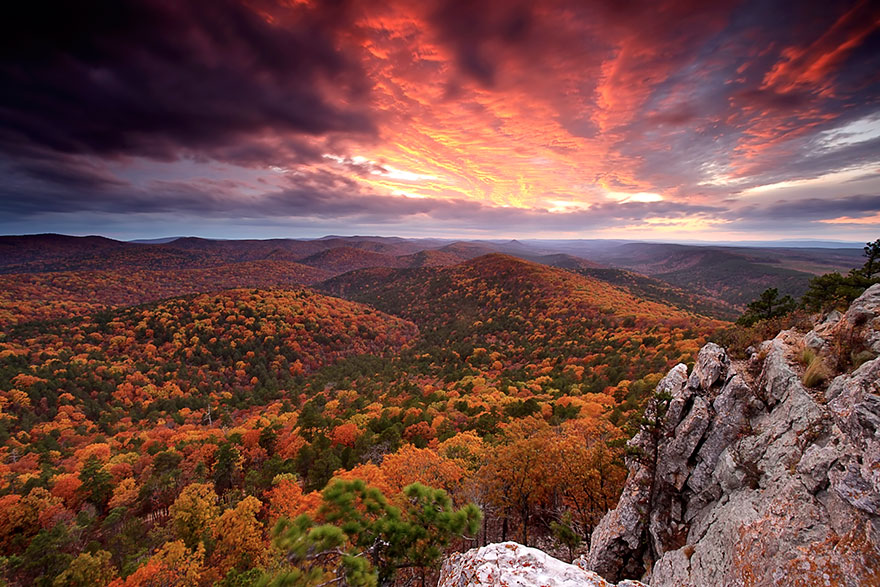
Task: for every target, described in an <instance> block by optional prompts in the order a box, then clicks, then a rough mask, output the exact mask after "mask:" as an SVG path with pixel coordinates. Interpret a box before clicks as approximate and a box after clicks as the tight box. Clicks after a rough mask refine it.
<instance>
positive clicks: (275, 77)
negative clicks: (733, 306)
mask: <svg viewBox="0 0 880 587" xmlns="http://www.w3.org/2000/svg"><path fill="white" fill-rule="evenodd" d="M11 16H12V17H11V18H8V19H6V20H5V24H4V25H2V27H3V39H4V40H3V43H2V47H3V48H2V59H0V83H2V85H3V87H5V88H7V91H6V92H4V93H3V95H2V96H0V177H2V178H3V187H2V188H0V212H2V219H0V233H2V234H22V233H42V232H57V233H64V234H91V233H95V234H104V235H107V236H110V237H113V238H120V239H136V238H155V237H160V236H170V235H174V234H191V233H192V234H196V235H199V236H206V237H214V238H270V237H279V236H285V237H292V238H298V237H315V236H317V235H319V234H383V235H400V236H418V235H431V236H438V237H443V236H449V237H452V238H504V237H512V238H612V239H614V238H625V239H648V240H675V241H711V240H716V239H717V240H725V241H737V240H744V241H748V240H781V239H804V238H816V239H824V240H843V241H847V242H858V241H864V240H869V239H871V238H873V237H874V234H875V233H876V231H877V228H878V226H880V91H878V90H880V76H878V75H877V73H876V72H877V71H880V32H878V30H880V9H878V7H877V5H876V3H872V2H868V1H865V0H862V1H856V2H843V3H833V4H825V3H815V2H814V3H808V4H803V3H793V4H789V3H786V2H771V3H766V2H723V3H719V4H717V5H713V6H712V7H711V8H707V7H705V6H702V5H700V4H699V3H692V2H688V1H664V2H660V3H646V4H645V3H639V2H634V3H625V4H620V3H615V2H604V1H602V2H591V3H579V2H567V1H564V0H560V1H554V2H548V3H541V4H540V5H535V4H532V3H528V2H514V3H507V2H495V1H493V0H483V1H481V2H478V3H470V2H456V1H452V2H441V1H436V2H429V3H424V4H423V3H412V2H407V1H405V0H396V1H394V2H390V3H382V4H380V3H372V2H354V1H353V2H335V3H316V2H308V1H295V2H272V1H268V0H266V1H263V0H260V1H257V2H236V1H233V0H227V1H224V2H207V3H204V2H186V3H180V4H175V3H166V2H161V1H159V0H138V1H133V2H123V3H115V2H103V1H98V2H93V3H88V4H85V5H82V6H79V5H78V6H73V5H71V6H58V7H56V8H55V9H54V10H52V11H49V12H48V13H46V12H45V11H43V10H41V9H39V8H37V7H30V8H28V7H23V6H17V7H16V8H15V9H13V11H12V14H11Z"/></svg>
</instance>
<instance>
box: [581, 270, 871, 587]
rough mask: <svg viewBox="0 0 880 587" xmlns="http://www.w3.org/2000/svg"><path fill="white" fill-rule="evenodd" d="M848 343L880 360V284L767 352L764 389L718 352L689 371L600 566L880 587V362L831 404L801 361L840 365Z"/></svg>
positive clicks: (835, 392)
mask: <svg viewBox="0 0 880 587" xmlns="http://www.w3.org/2000/svg"><path fill="white" fill-rule="evenodd" d="M805 338H806V339H807V340H805ZM841 341H843V342H844V343H849V344H856V345H857V346H856V347H855V348H857V349H858V348H862V349H870V350H871V351H873V352H880V285H878V286H874V287H872V288H870V289H869V290H868V291H866V292H865V294H864V295H863V296H862V297H860V298H859V299H858V300H856V301H855V302H854V303H853V305H852V307H851V308H850V310H849V311H847V313H846V314H845V315H843V316H840V315H839V314H837V315H834V316H831V317H830V318H829V319H827V320H826V321H825V322H823V323H822V324H820V325H819V326H817V327H816V330H815V331H814V332H812V333H811V334H810V335H808V336H806V337H805V336H804V335H802V334H799V333H797V332H795V331H784V332H781V333H780V334H779V335H778V336H777V337H776V338H774V339H773V340H771V341H767V342H765V343H764V344H763V345H762V347H761V352H760V353H755V354H754V355H753V356H752V358H751V359H750V362H749V365H748V369H749V370H752V369H756V370H758V369H759V370H760V375H759V376H758V377H757V379H756V381H755V382H754V383H749V382H748V381H747V377H746V367H745V366H744V365H743V364H741V363H739V364H738V363H734V362H732V361H730V360H729V359H728V357H727V355H726V353H725V352H724V350H723V349H721V347H718V346H717V345H713V344H709V345H706V346H705V347H704V348H703V349H702V350H701V351H700V354H699V356H698V358H697V361H696V364H695V367H694V371H693V372H692V373H691V374H690V377H687V378H685V375H686V374H684V373H682V369H681V366H680V365H679V366H677V367H675V368H674V369H673V370H672V371H671V372H670V373H669V375H668V376H667V377H666V378H665V379H663V380H662V381H661V383H660V385H659V386H658V390H657V392H658V393H657V394H655V399H654V400H652V401H651V402H649V405H648V407H647V408H646V420H647V421H648V422H652V421H655V420H657V422H656V424H655V425H654V426H653V428H650V429H648V428H643V430H642V431H640V432H639V434H637V435H636V436H635V437H634V438H633V440H632V441H631V446H632V447H633V448H634V449H636V450H637V452H639V453H640V454H641V455H642V457H641V458H640V459H633V460H631V461H630V463H629V465H630V475H629V478H628V479H627V483H626V488H625V489H624V492H623V494H622V495H621V498H620V501H619V504H618V506H617V509H615V510H613V511H611V512H609V513H608V514H606V516H605V517H604V518H603V519H602V520H601V522H600V523H599V525H598V526H597V527H596V529H595V531H594V533H593V536H592V544H591V552H590V558H589V568H591V569H592V570H595V571H597V572H599V573H600V574H602V575H603V576H604V577H605V578H606V579H609V580H614V581H616V580H620V579H622V578H624V577H641V578H643V579H644V580H648V581H650V583H651V585H652V586H654V587H662V586H665V585H676V586H678V585H853V586H856V585H859V586H861V585H880V358H874V359H870V356H869V360H867V362H864V364H862V365H861V366H860V367H858V368H857V369H855V370H854V371H852V372H851V373H846V374H843V375H840V376H838V377H837V378H835V379H834V380H833V381H832V382H831V383H830V385H829V386H828V389H827V390H826V392H825V394H824V397H823V395H822V394H821V393H817V392H816V390H815V389H806V388H805V387H804V386H803V385H802V383H801V378H800V374H799V371H800V369H802V368H801V367H800V366H798V365H797V363H796V362H797V360H798V357H799V356H800V355H801V350H802V349H803V348H804V347H805V346H806V347H811V348H814V350H815V351H817V352H819V353H820V355H821V360H825V361H831V360H832V359H833V357H831V356H830V353H831V352H832V351H834V352H838V351H839V349H841V348H843V349H844V350H848V349H847V348H846V346H845V345H844V344H841ZM835 345H836V346H835ZM846 358H847V357H844V360H845V359H846ZM756 372H757V371H756ZM685 381H686V383H685ZM664 406H665V407H666V409H665V411H664V409H663V408H664ZM658 416H659V418H658ZM653 455H656V457H654V458H652V457H653Z"/></svg>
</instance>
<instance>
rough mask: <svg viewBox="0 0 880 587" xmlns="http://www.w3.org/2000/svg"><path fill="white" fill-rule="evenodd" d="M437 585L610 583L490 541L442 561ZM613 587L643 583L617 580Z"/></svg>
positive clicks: (597, 586) (579, 586)
mask: <svg viewBox="0 0 880 587" xmlns="http://www.w3.org/2000/svg"><path fill="white" fill-rule="evenodd" d="M437 585H438V587H476V586H480V587H515V586H520V587H531V586H535V587H614V585H612V584H611V583H609V582H607V581H605V580H604V579H603V578H602V577H600V576H599V575H597V574H596V573H594V572H592V571H588V570H586V569H584V568H581V567H579V566H577V565H570V564H568V563H564V562H562V561H560V560H557V559H555V558H553V557H552V556H550V555H548V554H546V553H544V552H543V551H540V550H538V549H536V548H529V547H527V546H522V545H521V544H517V543H516V542H502V543H500V544H490V545H488V546H484V547H482V548H474V549H471V550H469V551H467V552H465V553H457V554H453V555H452V556H450V557H449V558H447V559H446V561H444V564H443V569H442V571H441V572H440V581H439V582H438V584H437ZM617 587H645V586H644V585H643V584H642V583H639V582H638V581H621V582H620V583H619V584H618V585H617Z"/></svg>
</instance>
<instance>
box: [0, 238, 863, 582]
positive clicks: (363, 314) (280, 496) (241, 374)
mask: <svg viewBox="0 0 880 587" xmlns="http://www.w3.org/2000/svg"><path fill="white" fill-rule="evenodd" d="M694 249H698V247H694ZM0 251H2V252H0V259H2V263H0V283H2V286H0V328H2V334H0V445H2V446H0V577H2V578H3V580H5V584H7V585H13V586H14V585H32V584H33V585H56V586H57V585H60V586H74V585H76V586H85V585H113V586H115V587H122V586H125V587H135V586H158V585H191V586H201V585H221V586H227V587H232V586H239V585H241V586H243V585H252V584H261V585H279V586H280V585H328V584H333V583H334V582H339V583H341V584H350V585H375V584H396V585H425V584H431V581H432V580H433V581H435V582H436V572H437V569H438V566H439V563H440V561H441V558H442V556H443V555H444V554H445V553H446V552H448V551H450V550H464V549H467V548H471V547H473V546H475V545H482V544H486V543H489V542H497V541H501V540H506V539H515V540H517V541H519V542H521V543H523V544H532V545H540V546H541V547H543V548H545V549H548V550H550V551H552V552H554V553H556V554H557V555H558V556H561V557H563V558H567V559H569V560H570V559H571V557H573V556H575V554H576V553H577V552H578V549H579V548H581V546H582V543H583V541H584V540H586V539H588V537H589V535H590V532H591V531H592V529H593V528H594V527H595V525H596V524H597V522H598V520H599V519H600V518H601V516H602V515H603V514H604V513H605V512H606V511H608V509H610V508H612V507H613V506H614V505H615V503H616V501H617V498H618V496H619V494H620V491H621V488H622V486H623V482H624V480H625V478H626V473H627V471H626V468H625V466H624V456H625V454H626V441H627V439H629V438H631V437H632V435H633V434H634V433H635V431H636V430H637V429H638V428H639V426H641V425H643V421H642V420H641V414H642V410H643V407H644V405H645V402H646V401H647V400H648V398H649V397H650V396H651V394H652V393H653V391H654V387H655V386H656V384H657V382H658V381H659V379H660V377H661V376H662V375H663V374H664V373H665V372H666V371H668V370H669V368H671V367H672V366H674V365H675V364H677V363H685V364H692V363H693V361H694V358H695V355H696V351H697V350H698V349H699V348H700V346H701V345H703V344H704V343H705V342H707V341H709V340H720V339H725V337H726V340H729V339H730V332H731V331H730V329H731V322H730V320H731V319H732V318H735V317H736V316H738V315H740V314H741V313H742V311H743V310H746V308H745V305H744V304H737V303H736V302H735V300H733V301H732V299H733V298H731V297H730V296H726V298H727V299H725V296H723V295H713V294H718V291H719V290H718V288H715V289H714V290H713V289H712V288H710V287H700V286H699V285H698V284H697V285H695V286H694V287H693V288H690V289H687V288H684V287H682V286H681V284H676V283H675V282H674V280H663V279H661V278H659V277H649V276H647V275H646V274H645V273H648V272H646V271H644V269H643V271H642V272H641V273H636V272H632V271H630V270H628V269H624V268H620V267H613V266H611V265H610V264H605V263H596V262H592V261H587V260H586V259H584V258H582V257H578V256H575V255H571V254H567V253H566V254H561V253H559V252H558V251H556V252H554V251H540V250H538V249H535V248H529V246H526V245H523V244H521V243H516V242H507V243H497V242H496V243H488V242H483V243H476V242H467V243H465V242H457V243H451V242H433V241H427V240H425V241H419V240H417V239H410V240H404V239H378V238H376V239H371V238H357V237H352V238H336V239H319V240H313V241H308V240H303V241H293V240H278V241H209V240H201V239H178V240H176V241H171V242H169V243H157V244H143V243H125V242H120V241H113V240H110V239H103V238H99V237H87V238H76V237H62V236H58V235H41V236H33V237H2V238H0ZM698 252H699V253H700V255H704V253H705V251H698ZM724 254H729V255H736V254H738V253H737V252H736V251H727V252H724ZM860 255H861V251H860V250H858V251H855V253H852V252H851V251H844V252H840V251H837V252H834V253H833V254H832V253H827V254H820V253H816V258H817V259H818V260H817V261H816V265H817V266H818V269H816V270H815V271H814V272H813V273H812V274H806V273H804V274H802V276H801V277H797V276H795V277H792V275H794V273H797V272H795V271H793V270H784V271H788V273H785V276H786V278H788V279H789V281H786V282H785V283H791V284H792V285H791V287H792V288H793V289H794V291H792V293H793V294H795V295H800V294H802V293H804V291H806V290H807V287H808V284H809V283H810V279H811V278H813V277H814V276H815V274H818V273H822V272H823V270H824V269H826V268H828V267H838V268H839V270H845V269H847V267H848V266H849V267H857V266H858V265H860V264H861V261H863V260H864V259H863V258H861V257H860ZM701 258H702V257H701ZM698 262H699V261H698V260H696V261H694V263H698ZM749 262H750V263H752V264H751V265H741V267H743V268H741V270H740V273H738V274H731V278H730V281H729V282H728V283H726V284H725V285H724V288H722V289H723V290H724V291H727V292H729V291H733V290H736V291H738V292H740V293H738V294H737V295H738V296H741V297H747V296H752V295H753V293H754V290H755V288H756V287H757V288H758V289H763V288H764V286H768V287H769V286H770V285H772V284H773V283H775V281H774V279H777V278H779V276H780V274H781V273H780V271H783V270H781V269H780V268H779V267H777V266H773V265H772V264H768V263H766V262H764V261H761V260H758V261H754V259H752V260H751V261H749ZM743 263H745V261H744V262H743ZM758 269H760V271H759V270H758ZM743 276H745V277H747V278H744V277H743ZM869 277H870V275H869ZM798 279H800V281H798ZM737 288H740V289H737ZM789 309H791V308H789ZM756 336H757V334H756Z"/></svg>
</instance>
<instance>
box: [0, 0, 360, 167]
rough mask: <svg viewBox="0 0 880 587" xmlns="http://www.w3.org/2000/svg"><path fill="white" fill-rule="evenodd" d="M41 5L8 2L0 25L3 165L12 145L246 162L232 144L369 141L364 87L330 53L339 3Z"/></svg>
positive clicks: (164, 0)
mask: <svg viewBox="0 0 880 587" xmlns="http://www.w3.org/2000/svg"><path fill="white" fill-rule="evenodd" d="M50 4H51V6H50V7H47V6H46V3H41V2H17V3H14V4H12V5H9V6H6V7H5V8H4V14H3V18H2V19H0V23H2V24H0V87H2V88H3V91H2V92H0V129H2V130H0V151H2V152H5V153H6V154H7V155H11V154H14V153H16V152H17V149H18V148H20V146H21V145H22V144H25V145H33V146H34V147H35V148H39V149H43V150H45V151H46V152H48V153H53V152H54V153H76V154H83V153H89V154H95V155H100V156H110V157H112V156H120V155H127V156H131V155H140V156H147V157H151V158H159V159H168V160H170V159H175V158H176V157H178V156H179V155H180V154H181V153H182V152H185V151H193V152H198V153H203V154H205V153H206V154H209V155H210V154H212V153H214V152H220V153H222V154H224V155H225V156H227V157H233V158H234V157H236V156H240V157H242V158H243V159H244V160H245V161H251V160H253V159H254V158H255V154H249V153H248V152H247V149H248V148H247V147H238V149H239V150H240V151H241V153H236V151H235V149H233V148H231V145H234V144H235V143H237V142H238V141H242V140H244V139H246V138H249V137H252V136H254V135H259V134H260V133H263V132H269V131H271V132H274V133H278V132H285V131H292V132H297V133H304V134H307V135H323V134H325V133H331V132H346V133H370V132H373V131H374V127H373V123H372V121H371V119H370V116H369V113H368V112H367V111H366V110H365V109H364V108H363V107H362V106H363V104H364V102H365V100H363V97H364V96H365V95H366V92H367V91H368V86H369V84H368V82H367V80H366V78H365V77H364V76H363V73H362V72H361V71H360V69H359V66H358V64H357V62H356V60H353V59H351V56H349V55H345V54H343V53H341V52H340V51H339V50H337V48H336V36H337V35H338V34H339V33H340V28H339V27H344V26H345V25H346V22H345V20H344V19H334V6H335V4H340V3H320V4H319V7H318V8H316V9H309V8H304V7H302V6H300V7H298V8H288V9H283V10H282V9H280V8H279V7H277V6H272V5H271V4H266V5H265V6H262V5H260V4H259V3H256V4H253V5H252V7H251V8H248V7H246V6H245V5H243V4H242V3H240V2H234V1H232V0H188V1H181V2H178V1H173V0H126V1H124V2H123V1H119V0H86V1H83V2H52V3H50ZM254 6H257V7H259V8H265V11H259V10H253V7H254ZM267 20H273V22H267ZM327 87H332V88H333V92H334V93H335V95H333V96H330V95H327V93H326V92H325V91H324V90H323V89H322V88H327ZM287 147H289V148H292V149H293V150H294V151H296V150H297V145H296V144H288V145H287ZM251 148H254V147H251ZM305 154H306V155H313V154H312V153H308V152H306V153H305Z"/></svg>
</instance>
